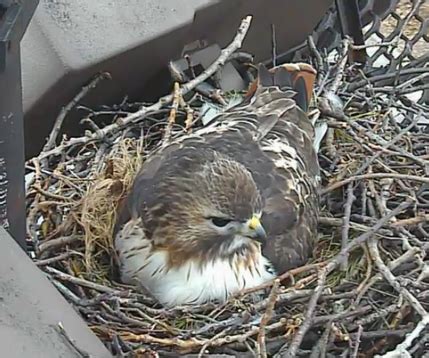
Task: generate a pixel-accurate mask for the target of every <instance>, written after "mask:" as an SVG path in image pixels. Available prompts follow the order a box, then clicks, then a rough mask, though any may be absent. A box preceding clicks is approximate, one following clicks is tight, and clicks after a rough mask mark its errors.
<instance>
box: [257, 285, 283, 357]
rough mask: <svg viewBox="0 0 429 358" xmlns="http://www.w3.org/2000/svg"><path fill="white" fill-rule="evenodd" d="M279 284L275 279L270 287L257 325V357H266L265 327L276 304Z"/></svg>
mask: <svg viewBox="0 0 429 358" xmlns="http://www.w3.org/2000/svg"><path fill="white" fill-rule="evenodd" d="M279 286H280V280H275V281H274V284H273V287H272V288H271V292H270V295H269V297H268V303H267V308H266V310H265V313H264V315H263V316H262V319H261V323H260V325H259V334H258V340H257V342H258V357H259V358H266V357H267V348H266V345H265V327H266V326H267V324H268V322H269V321H270V319H271V317H272V316H273V310H274V305H275V304H276V300H277V296H278V289H279Z"/></svg>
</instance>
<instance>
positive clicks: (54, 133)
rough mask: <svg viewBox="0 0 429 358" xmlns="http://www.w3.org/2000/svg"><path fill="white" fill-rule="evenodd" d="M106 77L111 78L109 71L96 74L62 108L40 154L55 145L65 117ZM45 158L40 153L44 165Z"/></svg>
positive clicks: (43, 165) (44, 165)
mask: <svg viewBox="0 0 429 358" xmlns="http://www.w3.org/2000/svg"><path fill="white" fill-rule="evenodd" d="M104 79H110V74H109V73H107V72H103V73H100V74H98V75H97V76H95V78H94V79H93V80H92V81H91V82H90V83H89V84H87V85H86V86H83V87H82V89H81V90H80V92H79V93H78V94H77V95H76V96H75V97H74V98H73V99H72V100H71V101H70V102H69V103H68V104H67V105H66V106H65V107H63V108H62V110H61V112H60V114H59V115H58V117H57V118H56V120H55V123H54V126H53V127H52V130H51V133H50V134H49V137H48V140H47V141H46V144H45V145H44V147H43V149H42V151H41V153H40V154H43V153H45V152H48V151H50V150H51V149H52V148H54V147H55V142H56V140H57V138H58V135H59V133H60V130H61V128H62V126H63V122H64V119H65V118H66V116H67V114H68V113H69V112H70V111H71V110H72V109H73V108H74V107H75V106H76V105H77V104H78V103H79V101H80V100H81V99H82V98H83V97H85V96H86V95H87V94H88V92H89V91H90V90H92V89H93V88H95V87H96V86H97V85H98V83H99V82H100V81H102V80H104ZM44 158H46V157H43V156H40V155H39V159H40V160H41V166H42V167H46V161H42V159H44Z"/></svg>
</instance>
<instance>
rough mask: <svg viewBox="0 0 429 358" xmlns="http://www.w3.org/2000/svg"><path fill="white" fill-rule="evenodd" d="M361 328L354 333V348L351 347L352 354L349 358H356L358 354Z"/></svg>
mask: <svg viewBox="0 0 429 358" xmlns="http://www.w3.org/2000/svg"><path fill="white" fill-rule="evenodd" d="M362 332H363V327H362V326H359V328H358V331H357V333H356V337H355V339H354V340H355V342H354V347H353V353H352V355H351V356H350V358H357V357H358V354H359V345H360V343H361V337H362Z"/></svg>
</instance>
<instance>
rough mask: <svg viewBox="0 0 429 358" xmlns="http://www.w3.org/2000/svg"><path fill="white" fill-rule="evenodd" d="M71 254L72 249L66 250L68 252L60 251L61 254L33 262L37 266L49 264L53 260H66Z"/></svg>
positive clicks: (53, 261)
mask: <svg viewBox="0 0 429 358" xmlns="http://www.w3.org/2000/svg"><path fill="white" fill-rule="evenodd" d="M72 255H73V251H68V252H64V253H62V254H60V255H58V256H54V257H50V258H48V259H44V260H36V261H35V264H36V265H37V266H46V265H51V264H53V263H55V262H58V261H62V260H66V259H68V258H69V257H70V256H72Z"/></svg>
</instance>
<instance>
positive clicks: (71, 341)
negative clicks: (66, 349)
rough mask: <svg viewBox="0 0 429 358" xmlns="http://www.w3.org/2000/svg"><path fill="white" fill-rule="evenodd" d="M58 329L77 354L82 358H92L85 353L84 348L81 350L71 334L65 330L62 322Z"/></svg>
mask: <svg viewBox="0 0 429 358" xmlns="http://www.w3.org/2000/svg"><path fill="white" fill-rule="evenodd" d="M57 329H58V331H59V333H60V334H61V335H62V336H63V337H64V338H65V339H66V340H67V342H68V343H69V344H70V345H71V346H72V347H73V349H74V350H75V351H76V353H77V354H79V356H80V357H83V358H91V357H92V356H91V355H90V354H89V353H88V352H86V351H84V350H83V349H82V348H79V347H78V346H77V344H76V342H75V341H74V340H73V339H72V338H71V337H70V336H69V334H68V333H67V332H66V330H65V329H64V326H63V324H62V322H59V323H58V325H57Z"/></svg>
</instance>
